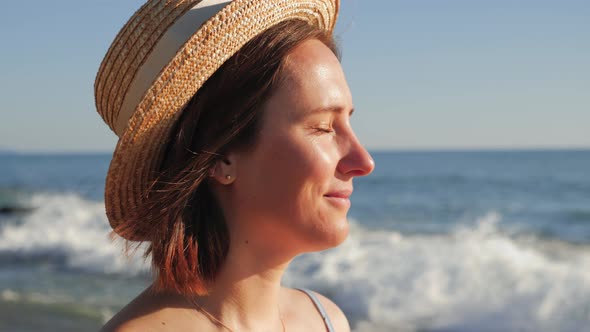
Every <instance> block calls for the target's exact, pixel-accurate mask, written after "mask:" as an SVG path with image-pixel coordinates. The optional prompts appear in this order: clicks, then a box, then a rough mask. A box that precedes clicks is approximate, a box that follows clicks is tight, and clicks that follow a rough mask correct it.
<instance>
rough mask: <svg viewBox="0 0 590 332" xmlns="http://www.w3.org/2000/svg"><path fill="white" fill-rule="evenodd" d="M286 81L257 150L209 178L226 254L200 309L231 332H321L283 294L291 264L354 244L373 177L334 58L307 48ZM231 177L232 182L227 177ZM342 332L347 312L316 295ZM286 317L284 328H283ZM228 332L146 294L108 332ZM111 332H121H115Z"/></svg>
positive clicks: (309, 310) (314, 46)
mask: <svg viewBox="0 0 590 332" xmlns="http://www.w3.org/2000/svg"><path fill="white" fill-rule="evenodd" d="M285 61H286V62H285V65H286V66H285V72H284V77H283V78H284V79H283V80H282V81H281V83H280V84H279V86H278V88H277V89H276V90H275V92H274V93H273V95H272V96H271V97H270V98H269V99H268V101H267V102H266V103H265V105H264V108H263V110H262V112H263V117H262V126H261V131H260V136H259V140H258V143H257V144H256V145H255V146H254V147H253V149H251V151H248V152H238V151H230V152H229V153H228V154H227V155H226V156H225V157H226V158H225V160H223V161H220V162H219V163H218V164H217V165H216V167H214V168H213V169H212V171H211V174H210V175H211V178H210V179H209V181H210V183H211V185H212V189H213V191H214V193H215V196H216V197H217V199H218V201H219V204H220V205H221V207H222V210H223V213H224V216H225V219H226V222H227V225H228V229H229V233H230V248H229V252H228V255H227V258H226V260H225V263H224V265H223V267H222V268H221V270H220V272H219V274H218V277H217V278H216V280H215V284H214V285H213V286H212V287H211V289H210V293H209V294H208V295H207V296H202V297H197V298H195V299H194V300H195V301H196V302H197V303H198V304H199V305H200V306H201V307H203V308H205V310H207V311H208V312H210V313H211V314H212V315H213V316H215V317H216V318H217V319H219V320H221V321H222V322H224V324H226V325H227V326H229V327H231V328H232V330H234V331H258V332H267V331H268V332H270V331H273V332H276V331H282V322H283V323H284V324H285V326H286V330H287V331H289V332H297V331H305V332H309V331H325V326H324V322H323V320H322V318H321V316H320V315H319V313H318V311H317V309H316V308H315V306H314V305H313V303H312V302H311V301H310V299H309V298H308V297H307V295H305V294H303V293H301V292H299V291H296V290H293V289H289V288H286V287H282V286H281V278H282V276H283V274H284V271H285V269H286V268H287V266H288V264H289V263H290V262H291V261H292V259H293V258H294V257H295V256H297V255H299V254H301V253H304V252H310V251H317V250H321V249H326V248H330V247H334V246H337V245H338V244H340V243H341V242H342V241H344V240H345V239H346V237H347V235H348V229H349V226H348V221H347V219H346V215H347V213H348V210H349V207H350V201H349V198H348V196H350V194H351V190H352V189H353V183H352V181H353V178H354V177H357V176H364V175H367V174H369V173H370V172H371V171H372V170H373V168H374V162H373V160H372V159H371V156H370V155H369V154H368V153H367V151H366V150H365V149H364V148H363V146H362V145H361V144H360V142H359V140H358V139H357V137H356V136H355V134H354V132H353V130H352V127H351V123H350V116H351V113H352V110H353V104H352V97H351V93H350V90H349V88H348V85H347V83H346V79H345V77H344V73H343V72H342V68H341V66H340V63H339V61H338V59H337V58H336V56H335V55H334V54H333V53H332V51H331V50H330V49H329V48H328V47H326V46H325V45H324V44H323V43H321V42H320V41H317V40H308V41H305V42H303V43H301V44H299V45H298V46H297V47H296V48H295V49H293V50H292V51H291V52H290V53H289V55H288V56H287V58H286V59H285ZM227 175H229V176H230V178H229V179H228V178H227ZM319 297H320V300H321V302H322V303H323V305H324V307H325V308H326V310H327V312H328V315H329V316H330V319H331V320H332V323H333V325H334V327H335V329H336V331H338V332H348V331H349V330H350V327H349V324H348V321H347V319H346V317H345V316H344V314H343V313H342V311H341V310H340V309H339V308H338V307H337V306H336V305H335V304H334V303H333V302H332V301H330V300H329V299H327V298H325V297H323V296H321V295H319ZM281 317H282V322H281ZM155 326H156V327H157V328H156V329H155V330H157V331H180V330H182V331H227V330H224V328H223V327H221V326H219V325H216V324H214V323H213V322H212V320H211V319H209V318H208V317H206V316H205V315H203V314H201V313H200V312H198V311H196V310H195V307H194V305H192V304H190V303H189V302H188V301H186V299H184V298H183V297H181V296H179V295H174V294H153V293H150V292H144V293H143V294H141V295H140V296H139V297H138V298H137V299H136V300H134V302H132V303H131V304H130V305H129V306H128V307H126V308H125V309H124V310H122V311H121V312H120V313H119V314H118V315H117V316H116V317H115V318H114V320H113V322H112V323H110V326H109V327H107V328H105V330H106V331H111V330H115V331H144V330H148V329H151V328H154V327H155ZM112 327H115V328H114V329H113V328H112Z"/></svg>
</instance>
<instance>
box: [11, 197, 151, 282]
mask: <svg viewBox="0 0 590 332" xmlns="http://www.w3.org/2000/svg"><path fill="white" fill-rule="evenodd" d="M28 205H29V206H34V207H36V208H35V210H33V211H32V212H31V213H30V214H28V215H26V216H24V217H23V218H22V220H21V222H19V223H8V224H3V225H1V226H0V260H2V261H5V262H6V261H8V262H10V263H18V262H25V263H31V262H32V263H40V262H42V261H43V262H47V263H52V264H56V265H58V267H63V268H66V269H75V270H83V271H89V272H97V273H122V274H131V275H135V274H139V273H143V272H144V271H145V270H146V269H147V267H146V264H145V263H144V262H143V259H142V258H141V257H132V258H130V259H127V258H125V257H124V255H123V254H122V248H123V244H122V243H116V241H115V243H113V241H111V240H110V239H109V237H108V234H109V232H110V227H109V224H108V221H107V218H106V215H105V210H104V203H101V202H94V201H89V200H86V199H83V198H82V197H80V196H79V195H78V194H73V193H71V194H34V195H32V197H31V198H30V202H28ZM121 242H122V241H121ZM139 256H140V255H139Z"/></svg>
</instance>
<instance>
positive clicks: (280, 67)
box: [95, 0, 374, 331]
mask: <svg viewBox="0 0 590 332" xmlns="http://www.w3.org/2000/svg"><path fill="white" fill-rule="evenodd" d="M338 5H339V4H338V1H334V0H316V1H285V0H282V1H279V0H265V1H263V0H258V1H257V0H243V1H242V0H237V1H232V2H229V1H217V0H209V1H181V0H178V1H166V2H161V1H148V3H146V4H145V5H144V6H143V7H142V8H141V9H140V10H139V11H138V12H136V13H135V15H134V16H133V17H132V18H131V19H130V20H129V22H128V23H127V24H126V25H125V27H123V29H122V30H121V32H119V35H118V36H117V37H116V39H115V41H114V42H113V45H112V46H111V48H110V49H109V51H108V53H107V55H106V57H105V60H103V63H102V65H101V68H100V70H99V73H98V75H97V80H96V84H95V90H96V103H97V108H98V110H99V113H100V114H101V115H102V117H103V119H104V120H105V122H107V124H109V126H110V127H111V128H112V129H113V130H114V131H115V132H116V133H117V134H118V136H119V143H118V144H117V148H116V150H115V153H114V155H113V160H112V161H111V165H110V168H109V173H108V175H107V184H106V189H105V203H106V209H107V215H108V217H109V221H110V223H111V225H112V226H113V229H114V231H115V232H116V233H117V234H119V235H120V236H122V237H123V238H125V239H127V240H130V241H138V242H147V243H149V247H148V250H147V253H146V255H150V256H151V258H152V263H153V268H154V272H155V278H154V279H155V280H154V283H153V284H152V285H151V286H150V287H149V288H148V289H146V291H144V292H143V293H142V294H140V295H139V296H138V297H137V298H136V299H135V300H133V301H132V302H131V303H130V304H129V305H127V306H126V307H125V308H124V309H123V310H121V311H120V312H119V313H118V314H117V315H115V317H113V318H112V319H111V321H109V322H108V323H107V324H106V325H105V326H104V327H103V330H104V331H326V330H328V331H349V330H350V328H349V325H348V322H347V320H346V317H345V316H344V314H343V313H342V311H341V310H340V309H339V308H338V307H337V306H336V305H335V304H334V303H333V302H331V301H330V300H328V299H327V298H325V297H323V296H321V295H319V294H317V293H314V292H311V291H308V290H295V289H289V288H285V287H282V286H281V277H282V275H283V273H284V271H285V269H286V268H287V266H288V264H289V262H290V261H291V260H292V259H293V258H294V257H295V256H297V255H299V254H301V253H305V252H312V251H318V250H323V249H326V248H330V247H334V246H337V245H338V244H340V243H341V242H342V241H344V239H345V238H346V236H347V234H348V223H347V220H346V214H347V211H348V209H349V207H350V201H349V197H350V195H351V193H352V179H353V178H354V177H356V176H363V175H367V174H369V173H370V172H371V171H372V170H373V167H374V163H373V160H372V159H371V157H370V155H369V154H368V153H367V151H366V150H365V149H364V148H363V147H362V145H361V144H360V142H359V141H358V139H357V138H356V136H355V134H354V132H353V130H352V128H351V126H350V115H351V114H352V109H353V105H352V98H351V94H350V91H349V89H348V86H347V83H346V80H345V78H344V74H343V72H342V69H341V67H340V63H339V60H338V57H337V52H336V48H335V46H334V42H333V40H332V36H331V33H332V30H333V27H334V23H335V19H336V15H337V11H338Z"/></svg>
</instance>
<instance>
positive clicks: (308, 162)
mask: <svg viewBox="0 0 590 332" xmlns="http://www.w3.org/2000/svg"><path fill="white" fill-rule="evenodd" d="M273 142H274V144H272V146H270V148H269V149H268V150H267V151H265V157H264V159H266V162H265V163H263V164H264V166H263V167H262V168H261V170H260V171H261V172H260V174H261V176H265V177H266V178H265V179H264V182H265V186H264V187H266V188H265V191H266V192H265V196H266V197H267V199H268V200H270V201H272V202H273V205H272V206H275V207H279V206H280V209H282V210H288V211H289V213H297V214H301V213H303V212H305V211H307V210H309V209H311V208H313V207H314V206H315V205H317V204H318V203H319V202H318V200H319V198H321V196H322V195H323V193H324V192H325V190H327V189H328V188H327V187H328V186H329V183H330V181H331V176H332V174H333V172H334V170H333V169H332V167H331V166H330V165H331V162H330V160H331V156H330V153H328V152H327V151H325V149H322V147H321V142H319V141H313V140H310V139H308V138H302V139H299V140H297V139H294V138H289V137H284V138H281V139H276V140H274V141H273Z"/></svg>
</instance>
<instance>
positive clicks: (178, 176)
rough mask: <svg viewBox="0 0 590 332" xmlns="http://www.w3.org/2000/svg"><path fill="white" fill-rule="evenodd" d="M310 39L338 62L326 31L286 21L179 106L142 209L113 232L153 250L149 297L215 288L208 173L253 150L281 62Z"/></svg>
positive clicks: (220, 228)
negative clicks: (229, 155)
mask: <svg viewBox="0 0 590 332" xmlns="http://www.w3.org/2000/svg"><path fill="white" fill-rule="evenodd" d="M308 39H318V40H320V41H321V42H323V43H324V44H325V45H326V46H328V47H329V48H330V49H331V50H332V51H333V52H334V54H336V56H338V57H339V53H338V50H337V48H336V45H335V43H334V40H333V39H332V35H331V34H330V33H329V32H328V31H324V30H320V29H318V28H316V27H313V26H311V25H309V24H308V23H306V22H304V21H301V20H289V21H285V22H282V23H279V24H277V25H275V26H273V27H271V28H269V29H268V30H266V31H264V32H263V33H261V34H260V35H258V36H256V37H255V38H253V39H252V40H250V41H249V42H248V43H247V44H246V45H244V47H242V48H241V49H240V50H239V51H238V52H237V53H236V54H235V55H233V56H232V57H231V58H230V59H229V60H227V61H226V62H225V63H224V64H223V66H221V68H220V69H219V70H217V71H216V72H215V73H214V74H213V76H211V77H210V78H209V79H208V80H207V82H205V84H204V85H203V87H202V88H201V89H200V90H199V91H198V92H197V93H196V94H195V95H194V96H193V98H192V99H191V100H190V101H189V102H188V103H187V105H186V106H185V108H184V110H183V111H182V114H181V116H180V118H179V120H178V121H177V123H176V126H175V128H173V130H172V135H171V137H170V140H169V142H168V143H167V144H168V145H167V152H166V154H165V157H164V160H163V161H162V164H161V166H160V174H158V175H157V180H155V181H154V182H153V185H152V187H151V189H150V190H149V191H148V194H147V195H146V203H145V205H143V207H142V209H141V210H138V211H134V213H133V217H132V218H129V219H127V220H125V222H124V223H122V224H121V225H119V226H118V227H117V229H116V232H117V233H119V234H120V235H122V236H123V237H126V238H145V239H148V241H150V242H151V243H150V245H149V247H148V249H147V250H146V253H145V255H146V257H147V256H148V255H150V254H151V256H152V266H153V269H154V272H155V278H156V280H155V283H154V286H155V290H172V291H176V292H179V293H183V294H206V293H207V289H208V287H209V286H210V285H211V283H212V282H213V281H214V280H215V277H216V275H217V273H218V271H219V269H220V267H221V265H222V264H223V262H224V260H225V257H226V254H227V252H228V249H229V233H228V230H227V225H226V223H225V220H224V217H223V213H222V211H221V208H220V206H219V204H218V203H217V202H216V200H215V198H214V195H213V193H212V191H211V189H210V187H209V185H208V182H207V177H208V172H209V169H210V168H211V167H213V166H214V165H215V163H216V162H217V161H218V160H220V159H222V158H223V155H224V153H226V152H228V151H230V150H233V149H251V148H253V147H254V146H255V145H256V141H257V137H258V135H257V133H258V131H259V129H260V128H259V127H260V119H261V117H262V114H261V113H262V112H260V110H261V106H262V104H263V103H264V102H265V101H266V100H267V99H268V97H269V96H270V95H271V93H272V92H273V90H274V89H275V88H276V86H277V85H278V83H279V82H280V79H281V77H282V73H283V62H284V61H283V60H284V58H285V57H286V56H287V54H288V53H289V51H291V50H292V49H293V48H294V47H295V46H297V45H298V44H299V43H301V42H303V41H305V40H308Z"/></svg>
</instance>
